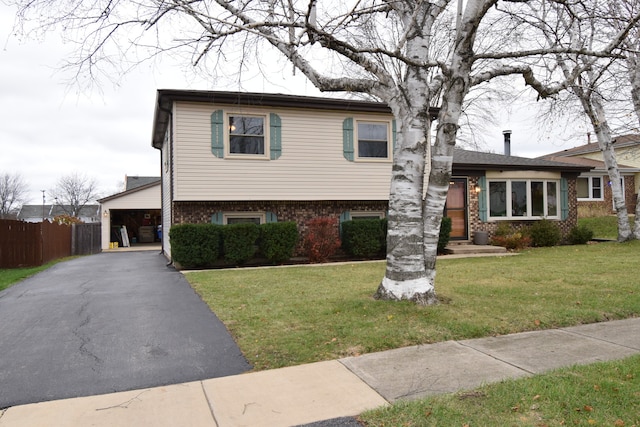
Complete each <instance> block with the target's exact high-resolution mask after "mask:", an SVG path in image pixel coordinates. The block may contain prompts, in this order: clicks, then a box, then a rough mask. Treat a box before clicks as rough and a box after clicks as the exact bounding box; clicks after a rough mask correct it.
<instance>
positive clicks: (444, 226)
mask: <svg viewBox="0 0 640 427" xmlns="http://www.w3.org/2000/svg"><path fill="white" fill-rule="evenodd" d="M450 238H451V218H449V217H448V216H443V217H442V222H441V223H440V236H439V237H438V253H439V254H443V253H444V249H445V248H446V247H447V245H448V244H449V239H450Z"/></svg>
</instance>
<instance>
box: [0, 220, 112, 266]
mask: <svg viewBox="0 0 640 427" xmlns="http://www.w3.org/2000/svg"><path fill="white" fill-rule="evenodd" d="M97 252H100V224H76V225H75V226H74V227H72V226H69V225H61V224H56V223H53V224H52V223H49V222H46V221H45V222H44V223H42V222H39V223H30V222H23V221H15V220H8V219H2V220H0V268H16V267H35V266H39V265H42V264H45V263H47V262H49V261H52V260H54V259H58V258H63V257H66V256H70V255H86V254H92V253H97Z"/></svg>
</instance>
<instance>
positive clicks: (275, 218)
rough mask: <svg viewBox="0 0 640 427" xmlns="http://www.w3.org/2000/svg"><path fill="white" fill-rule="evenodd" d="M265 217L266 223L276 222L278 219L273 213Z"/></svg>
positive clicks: (268, 213)
mask: <svg viewBox="0 0 640 427" xmlns="http://www.w3.org/2000/svg"><path fill="white" fill-rule="evenodd" d="M265 216H266V220H267V222H278V217H277V216H276V214H274V213H273V212H267V213H266V214H265Z"/></svg>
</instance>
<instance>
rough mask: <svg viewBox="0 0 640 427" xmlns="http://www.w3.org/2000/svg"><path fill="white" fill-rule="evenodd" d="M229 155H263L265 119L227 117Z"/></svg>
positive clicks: (258, 117)
mask: <svg viewBox="0 0 640 427" xmlns="http://www.w3.org/2000/svg"><path fill="white" fill-rule="evenodd" d="M228 122H229V154H249V155H254V156H255V155H257V156H264V154H265V137H264V128H265V117H264V116H245V115H243V116H241V115H229V116H228Z"/></svg>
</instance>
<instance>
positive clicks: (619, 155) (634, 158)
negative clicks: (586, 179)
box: [583, 145, 640, 168]
mask: <svg viewBox="0 0 640 427" xmlns="http://www.w3.org/2000/svg"><path fill="white" fill-rule="evenodd" d="M615 152H616V161H617V162H618V163H619V164H623V165H625V166H634V167H638V168H640V145H638V146H634V147H624V148H618V149H616V150H615ZM583 157H586V158H588V159H591V160H598V161H602V153H601V152H600V151H597V152H595V153H589V154H585V155H584V156H583Z"/></svg>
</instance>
